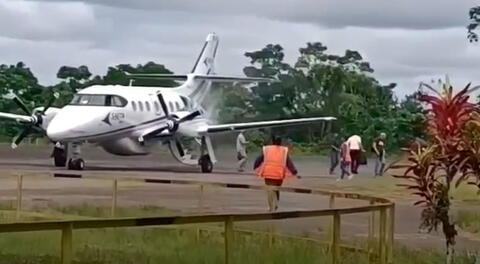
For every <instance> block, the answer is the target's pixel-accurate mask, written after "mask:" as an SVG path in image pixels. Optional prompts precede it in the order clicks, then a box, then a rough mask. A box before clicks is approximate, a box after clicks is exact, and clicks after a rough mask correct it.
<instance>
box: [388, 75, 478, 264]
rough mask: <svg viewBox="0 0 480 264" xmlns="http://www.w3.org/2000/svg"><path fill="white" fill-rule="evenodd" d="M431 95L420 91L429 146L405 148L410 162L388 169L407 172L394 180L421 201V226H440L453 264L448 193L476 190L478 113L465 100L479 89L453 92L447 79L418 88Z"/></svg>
mask: <svg viewBox="0 0 480 264" xmlns="http://www.w3.org/2000/svg"><path fill="white" fill-rule="evenodd" d="M420 87H425V88H427V89H428V90H429V91H431V92H433V94H431V95H428V94H426V93H424V92H421V93H420V95H419V98H418V99H419V100H420V101H421V102H423V103H425V105H426V110H427V131H426V133H427V135H428V137H429V139H428V144H427V145H424V146H420V145H417V146H416V147H414V148H411V149H410V150H409V156H408V163H407V164H403V165H392V166H390V168H400V169H405V171H404V173H403V174H402V175H396V176H394V177H397V178H403V179H405V180H407V181H409V183H408V184H401V186H404V187H406V188H407V189H409V190H411V191H412V192H413V194H414V195H416V196H418V197H419V200H418V201H416V202H415V205H419V206H422V207H423V211H422V215H421V217H422V224H421V226H420V228H422V229H426V230H428V231H432V230H434V229H435V230H436V229H437V228H438V226H440V225H441V226H442V231H443V234H444V236H445V239H446V262H447V263H453V255H454V246H455V237H456V235H457V230H456V229H455V223H454V222H453V221H452V220H451V218H450V195H449V192H450V189H451V186H452V184H455V186H458V185H459V184H461V183H463V182H468V183H471V184H476V185H477V186H478V187H479V188H480V185H479V184H480V183H479V182H480V180H479V179H480V177H479V175H480V114H479V113H480V111H479V108H478V107H477V105H475V104H472V103H470V102H469V98H470V96H469V94H471V93H472V92H473V91H474V90H477V89H478V88H479V86H477V87H470V84H469V85H467V86H466V87H465V88H464V89H462V90H461V91H459V92H458V93H455V92H454V91H453V88H452V86H451V85H450V84H449V82H448V79H447V81H446V83H444V84H441V87H440V91H437V90H435V89H433V88H432V87H431V86H429V85H427V84H423V83H422V84H421V86H420Z"/></svg>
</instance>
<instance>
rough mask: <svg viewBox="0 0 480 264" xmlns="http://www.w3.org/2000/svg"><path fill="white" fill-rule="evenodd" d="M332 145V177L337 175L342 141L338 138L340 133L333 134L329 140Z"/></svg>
mask: <svg viewBox="0 0 480 264" xmlns="http://www.w3.org/2000/svg"><path fill="white" fill-rule="evenodd" d="M329 144H330V171H329V172H330V175H332V174H334V173H335V168H337V166H338V158H339V157H338V154H339V152H340V144H341V141H340V140H339V138H338V133H334V134H332V136H331V138H330V139H329Z"/></svg>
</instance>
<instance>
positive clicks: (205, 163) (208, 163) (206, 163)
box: [199, 155, 213, 173]
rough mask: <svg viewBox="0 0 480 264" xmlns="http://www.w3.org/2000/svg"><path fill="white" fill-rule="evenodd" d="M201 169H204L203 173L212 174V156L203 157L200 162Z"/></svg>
mask: <svg viewBox="0 0 480 264" xmlns="http://www.w3.org/2000/svg"><path fill="white" fill-rule="evenodd" d="M199 163H200V168H201V169H202V172H203V173H210V172H212V170H213V163H212V160H210V156H208V155H203V156H202V157H201V158H200V160H199Z"/></svg>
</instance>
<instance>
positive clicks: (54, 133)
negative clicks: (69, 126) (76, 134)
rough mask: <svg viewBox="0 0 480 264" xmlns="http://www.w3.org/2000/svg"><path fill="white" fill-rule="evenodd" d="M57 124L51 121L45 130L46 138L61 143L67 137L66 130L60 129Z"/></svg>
mask: <svg viewBox="0 0 480 264" xmlns="http://www.w3.org/2000/svg"><path fill="white" fill-rule="evenodd" d="M58 123H59V122H54V121H52V122H51V123H50V125H49V126H48V128H47V136H48V138H50V139H51V140H52V141H62V139H65V138H66V137H67V130H66V129H64V128H62V127H61V126H60V125H59V124H58Z"/></svg>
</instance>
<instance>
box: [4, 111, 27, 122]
mask: <svg viewBox="0 0 480 264" xmlns="http://www.w3.org/2000/svg"><path fill="white" fill-rule="evenodd" d="M0 118H3V119H12V120H14V121H17V122H25V123H31V122H32V121H33V120H32V117H31V116H27V115H17V114H10V113H3V112H0Z"/></svg>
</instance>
